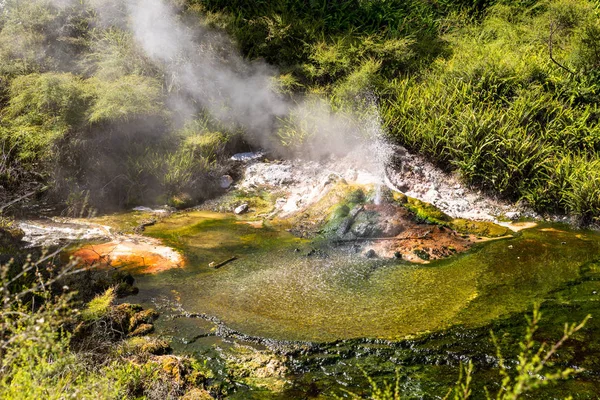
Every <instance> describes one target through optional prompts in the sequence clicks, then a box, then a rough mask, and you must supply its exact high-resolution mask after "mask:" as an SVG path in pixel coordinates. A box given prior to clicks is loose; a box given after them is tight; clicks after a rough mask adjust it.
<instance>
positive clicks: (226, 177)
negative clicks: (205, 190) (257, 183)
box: [219, 175, 233, 189]
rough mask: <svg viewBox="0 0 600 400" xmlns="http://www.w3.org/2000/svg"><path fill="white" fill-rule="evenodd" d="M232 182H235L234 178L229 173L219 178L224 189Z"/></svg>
mask: <svg viewBox="0 0 600 400" xmlns="http://www.w3.org/2000/svg"><path fill="white" fill-rule="evenodd" d="M232 183H233V178H232V177H231V176H229V175H223V176H222V177H221V179H220V180H219V185H220V186H221V188H222V189H227V188H229V187H230V186H231V184H232Z"/></svg>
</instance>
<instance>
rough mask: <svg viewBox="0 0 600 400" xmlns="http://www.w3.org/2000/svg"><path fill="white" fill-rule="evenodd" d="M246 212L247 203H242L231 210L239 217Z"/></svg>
mask: <svg viewBox="0 0 600 400" xmlns="http://www.w3.org/2000/svg"><path fill="white" fill-rule="evenodd" d="M246 211H248V203H244V204H242V205H241V206H238V207H236V208H235V210H233V212H234V214H236V215H240V214H243V213H245V212H246Z"/></svg>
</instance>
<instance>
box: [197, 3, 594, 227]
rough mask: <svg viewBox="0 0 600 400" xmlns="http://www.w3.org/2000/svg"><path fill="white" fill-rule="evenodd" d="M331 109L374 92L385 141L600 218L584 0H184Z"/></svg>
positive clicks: (492, 185) (470, 178)
mask: <svg viewBox="0 0 600 400" xmlns="http://www.w3.org/2000/svg"><path fill="white" fill-rule="evenodd" d="M190 3H191V4H192V6H191V7H192V8H194V9H199V10H201V11H202V12H207V13H208V16H209V17H208V20H209V21H211V22H212V23H214V24H215V25H217V26H220V27H223V28H225V29H227V30H228V31H229V32H230V33H231V34H232V35H233V36H234V37H235V38H236V39H237V40H238V42H239V43H240V47H241V49H242V50H243V51H244V53H245V54H246V55H248V56H249V57H264V58H265V59H266V60H268V61H269V62H272V63H275V64H277V65H279V66H281V68H282V71H283V73H284V75H283V76H284V77H285V82H287V84H288V86H290V87H293V88H295V89H296V90H300V91H305V92H318V93H326V94H328V95H329V97H330V99H331V101H332V102H334V103H336V102H340V101H344V100H346V101H347V100H350V101H356V99H357V97H360V94H361V93H364V92H365V91H372V92H374V93H376V95H377V98H378V102H379V105H380V114H381V116H382V117H383V120H384V123H385V128H386V130H387V133H388V135H389V138H390V139H391V140H392V141H394V142H397V143H399V144H402V145H404V146H406V147H408V148H409V149H411V150H413V151H416V152H418V153H421V154H424V155H426V156H428V157H429V158H430V159H431V160H433V161H435V162H436V163H438V164H439V165H440V166H441V167H443V168H445V169H447V170H458V171H459V172H460V173H461V175H462V176H463V177H464V179H465V180H466V181H467V182H469V183H472V184H476V185H479V186H481V187H483V188H485V189H488V190H490V191H493V192H498V193H500V194H501V195H503V196H505V197H508V198H510V199H513V200H520V199H523V200H525V201H527V202H529V203H530V204H531V205H532V206H534V207H535V208H536V209H537V210H539V211H553V212H561V211H566V212H571V213H574V214H576V215H578V216H580V217H582V218H583V219H584V220H585V221H588V222H590V221H592V220H596V219H597V218H598V216H599V214H600V176H598V171H600V169H599V168H598V167H599V166H600V164H599V154H600V153H599V151H600V141H599V140H600V126H599V116H600V111H599V109H598V102H599V100H600V97H599V96H600V94H599V86H598V85H599V84H600V73H599V71H600V58H599V57H600V47H599V46H600V45H599V43H600V14H599V13H600V11H599V5H598V3H597V2H594V1H585V0H544V1H533V0H532V1H519V2H512V1H487V2H460V1H434V2H421V1H411V2H400V1H391V2H383V1H368V2H367V1H364V2H363V1H348V2H335V3H332V2H319V1H310V2H308V1H283V0H282V1H276V2H252V3H245V2H225V1H218V0H195V1H190Z"/></svg>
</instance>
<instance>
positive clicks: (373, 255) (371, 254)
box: [365, 249, 377, 258]
mask: <svg viewBox="0 0 600 400" xmlns="http://www.w3.org/2000/svg"><path fill="white" fill-rule="evenodd" d="M365 257H367V258H377V253H375V250H373V249H369V250H367V252H366V253H365Z"/></svg>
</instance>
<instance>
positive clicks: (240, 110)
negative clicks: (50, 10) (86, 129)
mask: <svg viewBox="0 0 600 400" xmlns="http://www.w3.org/2000/svg"><path fill="white" fill-rule="evenodd" d="M52 1H54V2H57V3H59V4H64V3H65V2H67V1H75V0H52ZM89 1H90V3H91V4H92V5H93V6H94V7H95V9H96V11H97V13H98V15H99V17H100V21H101V23H102V24H113V25H117V26H122V25H123V24H125V27H126V28H127V29H129V30H130V31H131V32H132V34H133V35H134V38H135V41H136V42H137V43H138V44H139V46H140V47H141V48H142V49H143V50H144V52H145V53H146V55H147V56H148V57H149V58H150V59H151V60H152V61H153V62H154V63H156V64H157V65H158V66H159V67H160V68H161V69H162V70H163V71H164V73H165V78H166V81H167V87H168V89H169V92H170V93H169V101H168V104H169V106H170V107H171V109H172V111H174V114H175V115H179V116H180V117H181V119H182V120H184V121H185V120H186V119H188V118H191V117H192V116H193V115H194V114H195V113H196V112H197V111H198V110H204V111H207V112H208V113H210V115H211V116H212V117H213V118H215V119H216V120H218V121H220V122H221V123H223V124H225V125H230V126H235V127H239V128H241V129H243V130H244V132H246V134H247V135H248V136H249V137H250V139H251V142H252V143H253V144H255V145H256V146H260V147H262V148H265V149H269V150H281V146H280V143H281V137H280V136H281V135H283V139H284V141H285V139H286V138H285V133H286V130H287V132H295V135H296V137H297V135H298V132H300V134H301V135H304V136H305V138H304V139H305V140H304V144H303V145H302V146H301V147H299V148H296V149H295V150H296V153H297V154H295V155H297V156H301V157H304V158H311V159H318V158H322V157H324V156H327V155H329V154H337V155H343V154H347V153H349V152H353V151H356V150H357V149H364V148H365V145H366V144H372V143H375V142H376V140H375V141H374V139H379V137H380V136H381V135H380V133H381V128H380V126H381V125H380V124H379V117H378V113H377V110H376V107H375V106H374V104H375V102H374V101H370V102H366V104H367V108H368V109H367V110H363V112H362V114H361V116H360V117H358V116H357V115H354V114H352V113H348V112H346V113H334V112H332V111H331V107H330V105H329V104H328V103H327V102H326V101H324V100H320V99H318V98H311V99H308V100H303V101H300V102H295V101H292V100H290V99H289V98H285V97H283V96H282V95H280V94H278V93H277V92H276V91H274V90H273V82H274V80H275V79H276V77H277V70H276V69H275V68H273V67H272V66H269V65H267V64H266V63H264V62H260V61H256V62H248V61H247V60H244V59H243V58H242V57H241V55H240V54H238V53H237V51H236V49H235V48H234V46H233V45H232V44H231V42H230V41H229V40H228V38H227V37H225V36H224V35H223V34H220V33H219V32H216V31H214V30H212V29H209V28H207V27H205V26H202V25H201V24H194V25H195V26H194V28H191V27H190V25H188V24H186V23H185V22H184V21H183V20H182V17H181V16H180V15H179V14H178V13H177V12H176V11H177V10H176V9H175V8H174V7H173V6H172V5H170V4H167V2H166V0H89ZM196 25H200V26H196ZM290 136H292V135H290ZM365 137H366V138H367V140H365ZM369 151H370V152H371V150H369ZM362 153H364V151H363V152H362ZM360 158H362V159H364V154H362V155H361V156H360Z"/></svg>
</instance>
